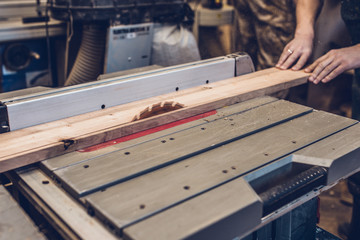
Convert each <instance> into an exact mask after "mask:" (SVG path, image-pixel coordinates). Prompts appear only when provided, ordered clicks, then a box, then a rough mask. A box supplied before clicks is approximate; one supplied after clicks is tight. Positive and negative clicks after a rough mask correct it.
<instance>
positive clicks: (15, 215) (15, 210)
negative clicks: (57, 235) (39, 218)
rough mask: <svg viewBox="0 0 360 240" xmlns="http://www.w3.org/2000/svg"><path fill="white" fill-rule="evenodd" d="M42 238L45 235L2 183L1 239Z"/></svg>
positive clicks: (0, 192) (0, 207) (0, 208)
mask: <svg viewBox="0 0 360 240" xmlns="http://www.w3.org/2000/svg"><path fill="white" fill-rule="evenodd" d="M8 239H28V240H38V239H39V240H41V239H45V237H44V236H43V235H42V234H40V232H39V230H38V228H37V227H36V226H35V225H34V223H33V222H32V221H31V220H30V218H29V217H28V216H27V215H26V214H25V212H24V211H23V209H22V208H21V207H20V206H19V205H18V204H17V203H16V202H15V200H14V199H13V198H12V197H11V195H10V194H9V193H8V192H7V191H6V189H5V188H4V187H3V186H2V185H0V240H8Z"/></svg>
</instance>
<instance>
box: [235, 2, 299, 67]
mask: <svg viewBox="0 0 360 240" xmlns="http://www.w3.org/2000/svg"><path fill="white" fill-rule="evenodd" d="M233 4H234V7H235V9H236V14H237V18H236V19H237V21H236V30H235V36H236V37H235V46H236V49H235V50H237V51H244V52H247V53H248V54H249V55H250V56H251V57H252V59H253V61H254V64H255V65H256V68H257V70H259V69H264V68H269V67H273V66H275V64H276V63H277V61H278V59H279V57H280V55H281V52H282V50H283V49H284V47H285V45H286V44H287V43H288V42H289V41H290V40H291V39H292V38H293V36H294V32H295V26H296V16H295V3H294V0H234V1H233Z"/></svg>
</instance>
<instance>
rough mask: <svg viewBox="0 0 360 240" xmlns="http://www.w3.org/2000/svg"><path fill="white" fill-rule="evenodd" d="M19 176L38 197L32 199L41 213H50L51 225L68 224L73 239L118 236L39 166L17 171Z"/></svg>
mask: <svg viewBox="0 0 360 240" xmlns="http://www.w3.org/2000/svg"><path fill="white" fill-rule="evenodd" d="M18 175H19V177H20V179H21V180H22V181H23V182H24V183H25V184H26V186H28V187H29V189H31V190H30V191H33V194H31V195H33V196H35V197H36V198H37V199H36V200H35V201H36V202H37V204H38V206H40V208H42V209H41V210H42V212H43V213H44V214H45V215H46V214H47V215H49V217H50V218H51V219H52V221H53V223H54V224H65V225H66V226H67V227H69V228H70V229H69V231H71V232H72V234H75V236H76V237H75V239H77V238H79V239H111V240H115V239H119V238H117V237H116V236H114V235H112V234H111V233H110V231H108V230H107V229H106V228H105V227H104V226H103V225H102V224H101V223H100V222H99V221H98V220H97V219H95V218H93V217H91V216H90V215H89V214H88V213H87V212H86V209H85V208H84V207H83V206H81V205H80V204H79V203H78V202H75V201H74V199H72V198H71V197H70V196H69V195H67V194H66V193H65V192H64V191H63V190H61V189H60V188H58V187H57V186H56V184H54V183H53V181H51V179H49V177H47V176H46V175H45V174H44V173H42V172H41V171H39V170H38V169H30V170H25V171H18ZM33 200H34V199H33ZM45 208H46V209H45ZM55 219H56V220H58V221H55ZM60 228H62V227H60ZM71 238H72V237H71Z"/></svg>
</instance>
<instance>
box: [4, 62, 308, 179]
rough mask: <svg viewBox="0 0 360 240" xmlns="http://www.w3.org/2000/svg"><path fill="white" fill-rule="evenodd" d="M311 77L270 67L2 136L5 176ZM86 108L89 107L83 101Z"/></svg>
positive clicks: (273, 90)
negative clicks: (151, 109) (172, 107)
mask: <svg viewBox="0 0 360 240" xmlns="http://www.w3.org/2000/svg"><path fill="white" fill-rule="evenodd" d="M308 76H309V74H306V73H304V72H301V71H291V70H289V71H288V70H287V71H281V70H278V69H275V68H270V69H266V70H262V71H258V72H255V73H251V74H247V75H243V76H240V77H235V78H231V79H227V80H223V81H220V82H216V83H212V84H208V85H206V87H204V86H201V87H195V88H191V89H187V90H183V91H177V92H174V93H170V94H165V95H161V96H157V97H153V98H149V99H145V100H141V101H136V102H133V103H129V104H124V105H121V106H117V107H113V108H109V109H104V110H101V111H97V112H93V113H88V114H83V115H80V116H76V117H72V118H68V119H63V120H59V121H55V122H51V123H47V124H42V125H38V126H34V127H30V128H26V129H21V130H17V131H14V132H9V133H5V134H1V135H0V142H1V143H2V151H1V152H0V173H1V172H5V171H8V170H10V169H14V168H17V167H21V166H24V165H27V164H31V163H34V162H38V161H40V160H44V159H47V158H49V157H54V156H57V155H60V154H64V153H67V152H72V151H74V150H76V149H80V148H83V147H87V146H91V145H94V144H98V143H102V142H105V141H108V140H111V139H114V138H118V137H120V136H125V135H128V134H131V133H134V132H138V131H142V130H145V129H149V128H152V127H155V126H159V125H162V124H165V123H169V122H173V121H175V120H179V119H182V118H186V117H189V116H193V115H196V114H199V113H203V112H206V111H210V110H214V109H217V108H220V107H223V106H227V105H231V104H234V103H237V102H242V101H244V100H247V99H251V98H255V97H259V96H264V95H267V94H270V93H273V92H276V91H279V90H283V89H286V88H289V87H292V86H296V85H299V84H303V83H305V82H306V81H307V78H308ZM164 101H174V102H177V103H181V104H183V105H184V106H185V108H182V109H179V110H176V111H174V112H170V113H166V114H163V115H160V116H156V117H152V118H149V119H144V120H141V121H138V122H134V123H131V121H132V119H133V118H134V116H135V115H137V114H138V113H140V112H141V111H142V110H143V109H144V108H145V107H147V106H152V105H153V104H156V103H159V102H164ZM84 104H86V103H84Z"/></svg>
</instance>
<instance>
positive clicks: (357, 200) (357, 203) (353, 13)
mask: <svg viewBox="0 0 360 240" xmlns="http://www.w3.org/2000/svg"><path fill="white" fill-rule="evenodd" d="M341 4H342V6H341V16H342V18H343V20H344V22H345V24H346V26H347V28H348V30H349V33H350V36H351V40H352V44H353V45H355V44H358V43H360V0H343V1H341ZM352 118H354V119H356V120H360V69H359V68H358V69H355V76H354V80H353V84H352ZM358 161H360V159H358ZM348 187H349V191H350V192H351V194H352V195H353V197H354V204H353V213H352V220H351V227H350V234H349V236H348V237H349V239H360V173H356V174H354V175H353V176H351V177H349V179H348Z"/></svg>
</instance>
